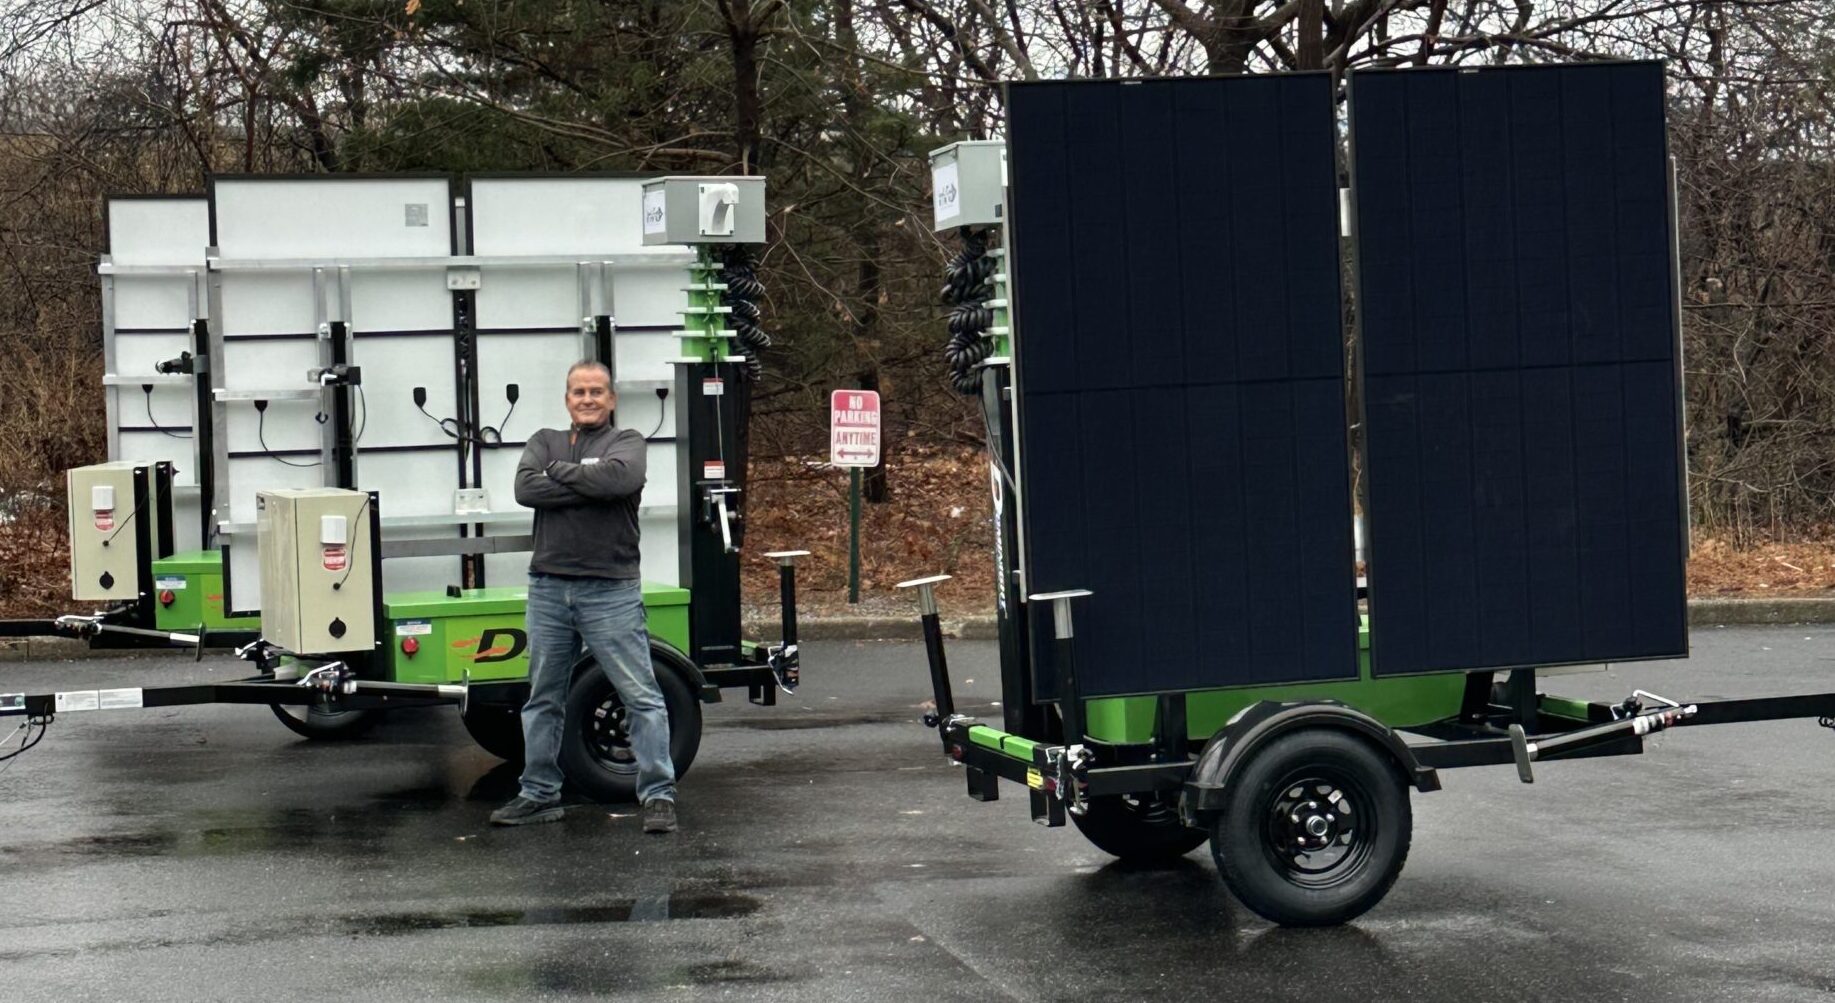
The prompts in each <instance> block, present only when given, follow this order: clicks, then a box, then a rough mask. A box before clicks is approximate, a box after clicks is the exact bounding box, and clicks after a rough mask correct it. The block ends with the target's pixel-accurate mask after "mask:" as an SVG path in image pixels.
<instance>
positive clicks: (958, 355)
mask: <svg viewBox="0 0 1835 1003" xmlns="http://www.w3.org/2000/svg"><path fill="white" fill-rule="evenodd" d="M960 232H961V234H962V250H961V252H960V253H958V254H957V255H956V256H955V257H954V258H952V259H951V260H950V262H949V266H948V267H947V269H946V270H945V272H944V274H945V276H946V279H947V281H946V283H945V284H944V286H943V302H944V303H947V304H949V306H950V311H949V344H948V345H947V346H946V347H945V348H944V349H943V358H944V359H945V361H947V362H948V363H949V378H950V385H951V386H954V387H955V388H956V390H957V391H958V392H960V393H964V394H969V395H971V396H972V395H974V394H977V393H980V392H981V370H980V368H978V367H979V366H980V365H981V363H982V362H983V361H985V360H986V359H987V357H988V356H990V355H992V354H994V342H993V340H992V339H990V338H989V337H988V334H987V332H988V329H989V328H991V327H993V326H994V311H993V310H992V309H991V308H990V307H989V306H988V305H987V304H988V300H990V299H993V298H994V273H995V271H996V270H997V269H998V268H999V263H998V262H997V261H995V259H994V258H992V257H990V256H989V255H988V230H987V229H985V228H983V229H977V228H975V227H970V226H965V227H963V228H962V229H961V231H960Z"/></svg>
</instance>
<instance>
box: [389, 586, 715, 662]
mask: <svg viewBox="0 0 1835 1003" xmlns="http://www.w3.org/2000/svg"><path fill="white" fill-rule="evenodd" d="M643 588H644V611H645V614H646V621H647V623H648V625H649V630H650V637H651V638H652V639H654V640H658V641H662V642H663V643H665V644H668V645H670V646H671V647H673V648H675V649H676V650H678V651H686V650H688V590H687V589H681V588H675V587H674V586H669V585H656V584H653V583H650V582H645V583H644V587H643ZM528 595H529V590H528V589H527V588H508V587H505V588H485V589H468V590H465V591H464V592H461V593H460V594H459V595H457V596H450V595H447V594H445V593H443V592H408V593H403V594H400V595H393V596H389V597H387V598H386V599H385V600H384V601H383V609H384V611H385V613H386V616H387V620H388V631H389V633H388V638H387V644H388V646H389V654H388V665H389V670H390V671H389V679H390V680H391V681H393V682H398V683H432V684H455V683H464V682H467V681H469V682H474V683H479V682H505V681H513V680H521V679H526V678H528V675H529V650H528V647H529V645H528V633H527V632H526V631H525V629H524V619H523V613H524V607H525V605H526V604H527V601H528Z"/></svg>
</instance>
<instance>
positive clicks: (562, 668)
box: [522, 574, 675, 804]
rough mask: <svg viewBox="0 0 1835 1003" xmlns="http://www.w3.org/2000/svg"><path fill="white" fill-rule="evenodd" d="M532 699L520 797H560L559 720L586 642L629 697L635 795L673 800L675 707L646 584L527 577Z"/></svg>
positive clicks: (526, 713) (525, 721)
mask: <svg viewBox="0 0 1835 1003" xmlns="http://www.w3.org/2000/svg"><path fill="white" fill-rule="evenodd" d="M527 624H528V629H529V702H528V703H526V704H524V705H523V708H522V737H523V767H522V796H523V797H526V798H528V799H529V800H531V801H540V802H550V801H556V800H558V799H559V798H560V796H561V767H560V764H559V763H558V762H557V761H556V757H558V756H559V755H560V750H561V723H562V721H563V719H564V716H565V711H566V706H567V690H568V687H569V685H570V684H571V683H572V682H573V666H574V663H575V661H576V660H577V659H578V658H579V654H580V642H581V641H585V642H586V650H587V651H589V652H591V653H592V656H593V659H594V660H595V661H597V662H598V663H599V668H600V670H601V671H603V672H604V673H605V676H606V678H607V679H610V680H611V681H612V687H613V688H614V689H616V690H617V691H618V699H620V700H622V701H623V702H624V708H625V726H626V729H627V730H628V731H629V733H630V738H631V753H632V755H633V756H634V757H635V758H636V760H637V801H638V803H639V804H642V803H644V802H646V801H649V800H650V799H652V798H662V799H664V800H668V801H673V800H675V764H674V763H672V762H670V760H669V710H668V708H667V707H666V706H665V705H664V704H663V691H662V690H661V689H658V688H657V685H656V670H655V669H654V668H653V667H651V665H650V631H649V629H648V628H647V627H646V626H645V623H644V598H643V583H642V582H640V581H638V580H637V579H635V578H630V579H612V578H558V577H555V576H553V575H542V574H531V575H530V576H529V612H528V621H527Z"/></svg>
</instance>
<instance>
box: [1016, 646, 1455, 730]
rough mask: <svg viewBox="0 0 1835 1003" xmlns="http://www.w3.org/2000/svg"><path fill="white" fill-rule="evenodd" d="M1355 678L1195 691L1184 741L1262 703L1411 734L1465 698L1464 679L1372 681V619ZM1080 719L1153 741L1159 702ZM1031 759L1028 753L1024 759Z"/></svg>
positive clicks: (1189, 698)
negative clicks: (1368, 720) (1348, 712)
mask: <svg viewBox="0 0 1835 1003" xmlns="http://www.w3.org/2000/svg"><path fill="white" fill-rule="evenodd" d="M1357 649H1358V652H1357V678H1356V679H1355V680H1341V681H1338V682H1328V683H1298V684H1290V685H1284V686H1237V687H1233V688H1229V689H1217V690H1197V691H1194V692H1191V693H1188V694H1186V697H1185V701H1186V703H1185V714H1186V718H1185V725H1186V737H1187V738H1190V739H1191V740H1193V741H1196V742H1203V741H1204V740H1205V739H1208V738H1210V737H1211V736H1212V735H1215V734H1216V733H1217V731H1218V729H1220V728H1222V727H1223V726H1224V725H1225V724H1226V723H1228V722H1229V720H1230V718H1232V717H1235V716H1236V715H1237V714H1238V713H1240V712H1241V711H1242V710H1243V709H1244V708H1246V707H1251V706H1253V705H1255V704H1257V703H1260V702H1261V701H1263V700H1273V701H1276V702H1278V703H1286V702H1289V701H1295V700H1336V701H1338V702H1339V703H1342V704H1345V705H1346V706H1348V707H1354V708H1356V709H1358V710H1360V711H1362V712H1364V713H1365V714H1368V715H1370V716H1371V717H1373V718H1375V719H1377V720H1378V721H1381V722H1382V723H1384V724H1386V725H1388V726H1389V727H1391V728H1409V727H1415V726H1419V725H1424V724H1430V723H1432V722H1434V721H1443V720H1445V719H1447V718H1449V717H1452V716H1453V715H1454V714H1456V713H1458V712H1459V701H1460V699H1461V697H1462V696H1463V694H1464V692H1465V673H1463V672H1442V673H1433V674H1429V675H1419V676H1390V677H1387V678H1376V677H1373V676H1372V675H1371V674H1370V618H1369V617H1368V616H1365V617H1363V622H1362V624H1361V625H1360V626H1359V627H1358V630H1357ZM1084 706H1085V709H1084V713H1085V714H1086V715H1088V718H1087V720H1086V722H1085V724H1086V725H1087V727H1086V731H1087V732H1088V733H1089V736H1090V737H1091V738H1094V739H1096V740H1098V741H1102V742H1110V743H1113V744H1116V745H1130V744H1144V743H1147V742H1151V741H1153V739H1154V738H1155V737H1156V736H1155V735H1154V734H1153V722H1154V716H1155V710H1156V706H1157V701H1156V700H1155V698H1153V697H1111V698H1108V699H1103V700H1091V701H1089V702H1088V703H1086V704H1085V705H1084ZM1025 758H1028V759H1030V758H1031V754H1030V752H1028V753H1027V754H1026V757H1025Z"/></svg>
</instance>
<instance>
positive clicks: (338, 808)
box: [0, 627, 1835, 1003]
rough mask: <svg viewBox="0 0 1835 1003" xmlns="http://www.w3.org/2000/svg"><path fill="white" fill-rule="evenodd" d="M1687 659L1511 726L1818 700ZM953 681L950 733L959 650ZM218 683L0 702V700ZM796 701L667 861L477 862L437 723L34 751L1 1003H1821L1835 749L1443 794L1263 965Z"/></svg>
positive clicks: (973, 695) (857, 727) (1611, 770)
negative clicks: (1323, 922) (1371, 889)
mask: <svg viewBox="0 0 1835 1003" xmlns="http://www.w3.org/2000/svg"><path fill="white" fill-rule="evenodd" d="M1694 646H1695V653H1696V654H1695V657H1694V658H1693V659H1692V660H1690V661H1689V662H1687V663H1652V664H1643V665H1631V666H1623V667H1617V668H1614V669H1613V670H1612V671H1610V672H1595V673H1590V674H1583V675H1575V676H1565V677H1558V678H1554V679H1550V680H1547V681H1546V682H1545V684H1544V686H1545V688H1546V689H1548V690H1550V691H1553V692H1560V693H1565V694H1570V695H1574V696H1581V697H1588V698H1612V699H1617V698H1620V697H1622V696H1624V695H1625V694H1627V693H1628V692H1629V691H1630V690H1631V689H1632V688H1633V687H1638V686H1641V687H1644V688H1648V689H1654V690H1656V691H1658V692H1662V693H1665V694H1667V695H1673V696H1678V697H1687V698H1709V697H1714V696H1725V697H1737V696H1762V695H1775V694H1782V693H1791V692H1808V691H1812V690H1835V630H1831V629H1829V628H1826V627H1778V628H1725V629H1718V630H1716V629H1705V630H1698V631H1696V632H1695V634H1694ZM950 657H951V661H952V665H953V668H954V675H955V677H956V679H957V682H958V692H959V700H961V702H963V703H965V704H967V705H968V706H967V707H966V708H965V709H966V710H967V711H968V712H970V713H974V712H977V711H983V712H985V711H986V710H987V702H988V701H989V700H992V699H994V698H995V697H996V695H997V687H996V686H995V685H994V683H995V676H996V669H995V664H994V651H993V645H992V644H991V643H987V642H979V643H977V642H960V641H958V642H953V643H952V644H951V646H950ZM240 674H241V667H240V665H238V664H236V663H232V662H229V661H226V660H206V661H205V662H203V663H201V664H199V663H193V662H190V661H187V660H182V659H173V658H142V659H121V660H109V661H84V662H74V663H42V662H41V663H25V662H0V691H17V690H30V691H34V692H38V691H43V690H48V689H56V688H76V687H77V685H78V683H79V681H80V683H81V685H82V686H84V687H101V686H115V685H128V684H141V685H157V684H159V683H162V682H178V681H182V680H198V679H227V678H233V677H235V676H237V675H240ZM804 678H805V680H806V682H805V685H804V688H803V691H802V692H801V693H800V694H798V695H797V696H796V697H793V698H789V699H788V701H787V703H786V704H784V705H780V706H778V707H776V708H770V709H766V708H755V707H749V706H746V705H745V704H744V702H743V694H742V693H734V692H732V691H729V692H728V700H729V702H727V703H725V704H721V705H717V706H712V707H708V708H707V709H706V710H707V725H708V731H707V735H706V739H705V741H704V742H703V744H702V747H701V753H700V757H699V759H698V760H697V761H696V762H695V765H694V769H693V770H692V771H691V772H690V774H689V775H688V777H687V778H686V781H685V782H684V784H683V787H682V796H683V806H682V813H681V814H682V821H683V825H684V830H683V831H682V832H680V833H678V834H676V835H674V836H671V837H657V836H645V835H643V834H642V833H641V832H640V831H639V820H638V818H637V817H636V815H635V814H634V812H633V810H632V809H629V808H625V807H617V806H597V805H580V806H577V807H573V808H571V809H570V811H569V814H568V817H567V818H566V820H565V821H564V822H562V823H561V824H558V825H548V826H537V827H532V828H528V829H521V830H493V829H491V828H490V827H489V826H488V825H486V824H485V816H486V815H487V814H488V812H489V811H490V809H491V808H492V807H493V806H495V805H496V804H497V803H498V802H500V801H502V800H504V799H506V798H507V797H509V796H510V795H511V794H512V793H513V792H514V787H515V777H514V775H513V773H512V771H511V770H509V769H507V768H505V767H503V766H502V765H501V764H500V763H498V762H497V761H496V760H493V759H492V758H491V757H489V756H488V755H487V754H485V753H484V752H483V751H481V750H479V749H477V748H476V747H475V746H473V745H472V744H471V742H470V740H469V739H468V738H467V737H466V735H465V733H464V731H463V730H462V728H461V726H460V724H459V722H458V720H457V716H456V714H455V713H454V712H453V711H451V710H440V711H415V712H408V713H403V714H400V715H399V716H398V717H397V718H396V719H395V720H393V721H391V722H389V723H387V724H386V725H384V726H383V727H382V728H381V729H379V730H378V731H376V732H375V733H373V735H372V736H371V737H369V738H367V739H364V740H360V741H357V742H352V743H343V744H321V743H308V742H305V741H302V740H299V739H296V738H294V737H293V735H292V734H291V733H289V732H287V731H285V730H284V729H283V728H282V727H281V725H280V724H279V723H277V722H276V721H274V720H273V719H272V718H271V716H270V715H269V713H268V712H267V711H266V710H265V709H258V708H238V707H196V708H183V709H164V710H151V711H115V712H98V713H92V714H76V715H66V716H65V717H64V718H62V719H60V720H59V721H58V722H57V723H56V724H55V725H53V727H52V729H51V732H50V734H49V736H48V737H47V738H46V740H45V741H44V743H43V744H42V745H40V746H39V747H38V748H36V749H34V750H33V751H31V752H29V753H27V754H26V755H25V756H23V757H21V758H20V759H18V760H16V761H14V762H13V763H12V764H10V768H5V772H0V1000H9V1001H11V1000H48V999H60V1000H77V999H97V1000H123V999H173V1000H180V999H182V1000H194V999H222V1000H253V999H263V1000H291V999H312V1000H324V999H365V1000H420V999H437V1000H455V999H576V998H606V999H621V998H628V999H640V998H641V999H645V1000H651V999H672V998H683V999H690V998H723V997H724V998H735V999H783V1000H793V999H794V1000H806V999H837V1000H842V999H847V1000H873V1001H876V1003H885V1001H892V1000H904V999H925V1000H956V999H963V1000H967V999H974V1000H988V999H1019V1000H1068V999H1090V1000H1132V999H1141V998H1187V999H1190V998H1211V999H1221V998H1226V997H1227V998H1232V999H1244V1000H1264V999H1265V1000H1305V1001H1321V1000H1339V999H1356V1000H1367V1001H1376V1000H1445V1001H1462V1003H1463V1001H1467V1000H1737V1001H1749V1000H1752V1001H1757V1000H1816V1001H1828V1000H1830V999H1831V998H1835V853H1831V846H1832V841H1831V839H1830V831H1831V825H1830V815H1831V813H1830V803H1829V802H1828V801H1826V800H1824V798H1825V797H1826V796H1827V793H1828V791H1829V790H1830V783H1829V778H1830V777H1831V776H1835V733H1830V732H1828V731H1825V730H1821V729H1818V728H1817V727H1816V725H1815V724H1814V722H1809V721H1797V722H1781V723H1772V724H1757V725H1733V726H1726V727H1715V728H1692V729H1683V730H1678V731H1673V732H1669V733H1666V734H1663V735H1660V736H1657V737H1655V738H1654V739H1652V740H1651V741H1650V744H1649V750H1650V751H1649V752H1648V753H1647V754H1646V755H1645V756H1643V757H1641V758H1621V759H1615V760H1594V761H1586V762H1574V763H1554V764H1543V765H1541V766H1540V767H1539V773H1538V782H1537V783H1536V784H1535V785H1534V786H1524V785H1521V784H1519V783H1518V782H1517V781H1516V777H1515V772H1514V770H1513V769H1511V768H1510V767H1489V768H1483V769H1474V770H1461V771H1449V772H1447V773H1446V774H1444V780H1445V784H1446V790H1444V791H1442V792H1440V793H1436V794H1431V795H1417V796H1416V797H1415V834H1414V848H1413V851H1412V853H1411V855H1410V860H1409V863H1408V867H1407V869H1406V870H1405V871H1404V872H1403V874H1402V878H1401V881H1400V882H1399V883H1398V884H1397V886H1396V888H1395V890H1394V891H1393V892H1391V893H1390V895H1389V897H1388V898H1387V899H1386V900H1385V901H1384V902H1383V903H1382V904H1381V905H1379V906H1378V907H1377V908H1376V909H1375V910H1373V911H1372V912H1370V913H1369V914H1367V915H1366V916H1365V917H1363V918H1362V919H1360V920H1359V921H1357V922H1356V923H1355V924H1354V925H1352V926H1349V927H1344V928H1340V929H1332V930H1311V931H1300V930H1281V929H1276V928H1274V927H1271V926H1270V925H1269V924H1267V923H1265V922H1263V921H1262V920H1260V919H1258V918H1256V917H1255V916H1253V915H1252V914H1250V913H1248V912H1247V910H1245V909H1244V908H1243V907H1241V906H1240V905H1238V904H1237V903H1236V902H1234V901H1233V900H1232V898H1231V897H1230V895H1229V893H1228V892H1227V891H1226V890H1224V888H1223V887H1222V885H1221V884H1220V883H1219V882H1218V880H1217V877H1216V871H1215V868H1214V866H1213V865H1212V863H1211V861H1210V858H1209V855H1208V852H1207V851H1205V850H1199V851H1197V852H1194V853H1193V854H1191V855H1190V856H1189V857H1187V858H1185V859H1184V860H1182V861H1180V862H1179V863H1178V864H1177V865H1175V866H1171V867H1167V868H1163V869H1158V870H1144V871H1143V870H1129V869H1127V868H1124V867H1121V866H1118V865H1115V864H1112V863H1110V862H1109V858H1107V857H1106V856H1104V855H1103V854H1101V853H1100V852H1099V851H1097V850H1096V849H1094V848H1093V847H1091V846H1090V845H1089V844H1088V843H1086V842H1085V841H1084V840H1083V839H1082V837H1081V836H1079V835H1078V834H1077V833H1076V831H1075V830H1074V829H1068V828H1067V829H1059V830H1050V829H1045V828H1042V827H1039V826H1035V825H1033V824H1032V823H1031V822H1030V821H1029V819H1028V818H1027V813H1026V807H1025V800H1024V798H1023V797H1020V796H1019V794H1020V792H1019V791H1017V790H1016V789H1013V788H1007V789H1006V790H1007V791H1008V794H1009V796H1008V797H1007V798H1005V799H1003V800H1002V801H1000V802H998V803H994V804H978V803H975V802H973V801H970V800H969V799H968V798H967V797H965V796H964V795H963V793H962V777H961V774H960V773H959V772H958V771H956V770H955V769H954V768H952V767H950V766H948V765H946V764H944V763H943V762H941V754H940V753H939V752H938V749H937V745H936V743H935V739H934V736H933V735H931V734H930V733H929V732H927V731H925V730H924V729H923V728H921V727H920V726H919V725H918V724H917V723H916V720H915V719H916V718H917V716H918V715H919V713H920V707H919V705H920V704H921V703H922V702H923V701H924V700H925V698H926V696H927V681H926V675H925V671H924V664H923V651H922V647H921V646H920V645H917V644H913V643H900V642H860V643H848V642H831V643H811V644H808V645H806V646H805V669H804ZM971 679H972V680H973V682H972V683H970V682H966V681H965V680H971ZM735 696H737V697H739V701H738V702H733V698H734V697H735ZM11 723H12V722H10V721H9V722H8V725H9V727H8V729H7V730H10V724H11Z"/></svg>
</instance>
